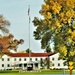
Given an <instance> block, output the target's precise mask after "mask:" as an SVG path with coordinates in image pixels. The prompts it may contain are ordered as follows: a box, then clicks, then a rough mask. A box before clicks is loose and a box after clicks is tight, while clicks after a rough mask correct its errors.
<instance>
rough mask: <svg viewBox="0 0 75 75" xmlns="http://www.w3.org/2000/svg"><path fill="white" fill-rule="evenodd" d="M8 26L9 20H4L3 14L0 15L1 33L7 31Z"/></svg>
mask: <svg viewBox="0 0 75 75" xmlns="http://www.w3.org/2000/svg"><path fill="white" fill-rule="evenodd" d="M9 26H10V22H9V21H8V20H6V19H5V18H4V17H3V15H0V30H1V31H2V32H3V33H9V29H8V27H9Z"/></svg>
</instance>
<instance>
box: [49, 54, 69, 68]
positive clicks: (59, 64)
mask: <svg viewBox="0 0 75 75" xmlns="http://www.w3.org/2000/svg"><path fill="white" fill-rule="evenodd" d="M50 61H52V67H51V68H52V69H63V68H64V69H68V66H67V65H66V64H64V62H65V60H62V59H59V53H56V54H54V55H52V56H50Z"/></svg>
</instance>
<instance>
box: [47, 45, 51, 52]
mask: <svg viewBox="0 0 75 75" xmlns="http://www.w3.org/2000/svg"><path fill="white" fill-rule="evenodd" d="M46 52H47V53H49V52H51V48H50V45H48V46H47V47H46Z"/></svg>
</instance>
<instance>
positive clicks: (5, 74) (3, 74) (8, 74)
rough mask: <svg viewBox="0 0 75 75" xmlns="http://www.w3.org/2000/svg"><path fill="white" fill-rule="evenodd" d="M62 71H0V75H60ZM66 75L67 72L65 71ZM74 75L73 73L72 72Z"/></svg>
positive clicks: (74, 72)
mask: <svg viewBox="0 0 75 75" xmlns="http://www.w3.org/2000/svg"><path fill="white" fill-rule="evenodd" d="M62 73H63V72H62V70H41V72H18V71H0V75H44V74H62ZM65 73H66V74H69V71H67V70H65ZM73 74H75V71H73Z"/></svg>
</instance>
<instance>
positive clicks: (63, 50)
mask: <svg viewBox="0 0 75 75" xmlns="http://www.w3.org/2000/svg"><path fill="white" fill-rule="evenodd" d="M39 13H40V14H41V15H42V16H43V19H39V18H38V17H34V20H33V23H34V26H36V30H35V31H34V37H35V39H37V40H41V48H43V49H46V48H47V46H48V45H49V44H50V43H51V42H53V43H54V51H55V52H59V53H60V55H61V56H60V57H61V58H62V59H66V60H67V61H72V60H73V57H74V56H75V0H44V4H42V8H41V10H40V11H39Z"/></svg>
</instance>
